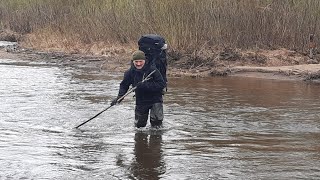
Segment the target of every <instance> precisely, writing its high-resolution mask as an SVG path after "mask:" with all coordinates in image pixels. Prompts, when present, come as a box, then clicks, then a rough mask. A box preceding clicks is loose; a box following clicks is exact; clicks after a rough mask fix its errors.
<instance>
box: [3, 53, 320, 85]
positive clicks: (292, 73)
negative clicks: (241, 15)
mask: <svg viewBox="0 0 320 180" xmlns="http://www.w3.org/2000/svg"><path fill="white" fill-rule="evenodd" d="M130 56H131V54H130V53H120V54H114V55H113V56H101V55H100V56H99V55H84V54H68V53H64V52H45V51H35V50H30V49H24V48H21V47H14V48H12V47H11V48H1V49H0V58H2V59H22V60H26V61H43V62H46V63H53V64H57V65H60V66H75V67H82V68H92V69H99V70H101V71H103V70H105V71H110V72H124V71H125V70H126V69H127V68H128V67H129V66H130V61H129V59H130ZM213 57H214V58H211V59H210V58H208V59H207V60H206V61H201V62H200V63H198V64H195V63H194V64H191V65H190V63H192V60H190V59H191V58H190V57H184V56H182V57H181V58H180V59H178V60H175V61H170V63H169V67H168V75H169V76H173V77H177V76H178V77H183V76H190V77H195V78H201V77H208V76H244V77H250V78H265V79H279V80H304V81H312V82H320V81H319V79H320V64H307V61H308V57H307V56H304V55H301V54H298V53H295V52H293V51H289V50H285V49H282V50H275V51H264V50H260V51H259V52H233V51H231V52H230V51H221V52H218V53H216V54H214V55H213ZM169 58H170V57H169ZM257 62H258V63H257ZM293 64H294V65H293Z"/></svg>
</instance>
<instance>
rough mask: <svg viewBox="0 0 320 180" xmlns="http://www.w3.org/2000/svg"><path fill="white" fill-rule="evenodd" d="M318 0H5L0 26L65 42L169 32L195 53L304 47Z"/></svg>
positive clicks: (315, 26)
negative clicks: (48, 36) (227, 49)
mask: <svg viewBox="0 0 320 180" xmlns="http://www.w3.org/2000/svg"><path fill="white" fill-rule="evenodd" d="M319 17H320V1H319V0H281V1H274V0H237V1H235V0H161V1H160V0H159V1H156V0H6V1H5V0H3V1H0V27H1V28H5V29H10V30H13V31H15V32H18V33H22V34H29V33H31V34H32V33H33V34H37V35H39V37H40V35H41V34H47V35H51V36H57V37H59V38H61V39H64V40H66V41H77V42H78V43H83V44H90V43H95V42H107V43H123V44H127V43H132V42H136V41H137V39H138V38H139V37H140V35H141V34H145V33H157V34H161V35H163V36H165V38H166V39H167V41H168V43H169V45H170V47H171V48H173V49H176V50H185V51H195V50H199V49H203V48H208V47H214V46H220V47H233V48H243V49H246V48H255V47H259V48H267V49H268V48H270V49H272V48H278V47H285V48H289V49H297V50H301V51H303V50H304V49H306V48H307V46H306V41H307V39H308V36H309V34H315V35H316V36H317V35H318V34H320V33H319V23H320V19H319Z"/></svg>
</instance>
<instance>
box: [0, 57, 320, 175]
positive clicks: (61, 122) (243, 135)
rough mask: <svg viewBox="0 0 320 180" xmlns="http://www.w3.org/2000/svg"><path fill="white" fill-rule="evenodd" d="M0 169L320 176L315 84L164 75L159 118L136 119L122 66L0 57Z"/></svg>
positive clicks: (7, 172)
mask: <svg viewBox="0 0 320 180" xmlns="http://www.w3.org/2000/svg"><path fill="white" fill-rule="evenodd" d="M0 74H1V78H0V84H1V87H0V93H1V94H0V100H1V102H2V105H1V106H0V117H1V119H0V129H1V131H0V132H1V134H0V152H1V153H0V166H1V171H0V179H170V180H171V179H319V178H320V174H319V172H320V145H319V144H320V133H319V127H320V121H319V120H320V115H319V111H320V91H319V85H318V84H312V83H311V84H309V83H305V82H300V81H286V80H281V81H279V80H270V79H269V80H267V79H258V78H248V77H208V78H201V79H196V78H188V77H180V78H173V77H171V78H170V79H169V86H168V92H167V94H165V96H164V101H165V102H164V112H165V120H164V128H162V129H160V130H156V129H152V128H150V124H148V125H147V127H146V128H142V129H136V128H134V126H133V121H134V97H133V96H132V95H130V96H129V97H127V98H126V99H125V100H124V101H123V102H122V103H121V104H119V105H117V106H114V107H112V108H110V109H109V110H108V111H106V112H104V113H103V114H101V115H100V116H98V117H97V118H95V119H93V120H92V121H90V122H88V123H87V124H85V125H83V126H82V127H81V128H80V129H75V128H74V127H75V126H77V125H79V124H80V123H82V122H83V121H85V120H87V119H89V118H90V117H92V116H94V115H95V114H97V113H98V112H100V111H101V110H103V109H104V108H106V107H108V106H109V103H110V101H111V99H112V98H114V97H115V96H116V94H117V90H118V87H119V83H120V81H121V78H122V73H114V72H109V71H101V70H96V69H86V68H79V67H72V66H59V65H57V64H54V63H46V62H41V61H39V62H30V61H25V60H23V59H0Z"/></svg>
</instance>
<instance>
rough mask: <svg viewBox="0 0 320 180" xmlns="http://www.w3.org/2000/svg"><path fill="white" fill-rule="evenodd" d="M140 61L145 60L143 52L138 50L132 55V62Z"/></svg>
mask: <svg viewBox="0 0 320 180" xmlns="http://www.w3.org/2000/svg"><path fill="white" fill-rule="evenodd" d="M141 59H143V60H146V55H145V54H144V52H143V51H140V50H138V51H135V52H134V53H133V54H132V61H134V60H141Z"/></svg>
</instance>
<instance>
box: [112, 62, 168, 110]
mask: <svg viewBox="0 0 320 180" xmlns="http://www.w3.org/2000/svg"><path fill="white" fill-rule="evenodd" d="M153 70H156V71H155V72H154V73H153V74H152V75H151V77H152V78H151V79H149V80H148V81H145V82H143V83H142V84H140V85H139V86H138V87H137V89H136V90H135V95H136V105H148V104H154V103H159V102H163V99H162V90H163V89H164V88H165V87H166V83H165V81H164V80H163V78H162V75H161V74H160V72H159V70H158V69H156V68H155V67H154V66H150V65H149V64H145V65H144V67H143V68H142V69H141V70H138V69H136V68H135V67H134V66H133V65H132V66H131V68H130V69H129V70H127V71H126V72H125V73H124V78H123V80H122V82H121V83H120V89H119V93H118V97H121V96H123V95H124V94H125V93H126V92H127V91H128V89H129V86H130V85H132V86H133V87H135V86H136V85H137V83H138V82H141V81H142V79H143V78H145V77H146V76H148V75H149V74H150V73H151V72H152V71H153Z"/></svg>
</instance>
